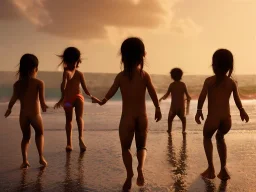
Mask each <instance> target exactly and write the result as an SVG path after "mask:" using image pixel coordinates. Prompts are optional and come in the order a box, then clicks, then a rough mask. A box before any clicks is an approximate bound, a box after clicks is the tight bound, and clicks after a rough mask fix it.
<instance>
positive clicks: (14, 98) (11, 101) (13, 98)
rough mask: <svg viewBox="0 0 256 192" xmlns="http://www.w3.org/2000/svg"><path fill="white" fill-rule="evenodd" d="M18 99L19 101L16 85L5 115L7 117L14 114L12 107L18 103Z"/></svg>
mask: <svg viewBox="0 0 256 192" xmlns="http://www.w3.org/2000/svg"><path fill="white" fill-rule="evenodd" d="M17 99H18V88H17V83H15V84H14V85H13V94H12V98H11V100H10V102H9V104H8V109H7V110H6V112H5V114H4V116H5V117H8V116H9V115H10V114H11V113H12V107H13V105H14V104H15V103H16V101H17Z"/></svg>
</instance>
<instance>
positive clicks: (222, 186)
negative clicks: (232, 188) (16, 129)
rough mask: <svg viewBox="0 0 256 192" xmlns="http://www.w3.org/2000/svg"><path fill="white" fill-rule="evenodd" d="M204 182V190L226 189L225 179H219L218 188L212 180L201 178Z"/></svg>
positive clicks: (212, 191) (206, 191)
mask: <svg viewBox="0 0 256 192" xmlns="http://www.w3.org/2000/svg"><path fill="white" fill-rule="evenodd" d="M203 181H204V183H205V192H215V191H219V192H225V191H226V190H227V181H221V182H220V185H219V188H218V190H216V185H215V183H214V181H213V180H208V179H203Z"/></svg>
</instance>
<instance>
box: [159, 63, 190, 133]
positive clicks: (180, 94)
mask: <svg viewBox="0 0 256 192" xmlns="http://www.w3.org/2000/svg"><path fill="white" fill-rule="evenodd" d="M170 75H171V77H172V79H173V80H174V82H173V83H171V84H170V86H169V88H168V90H167V93H166V94H165V95H164V96H163V97H161V99H160V100H159V102H161V101H162V100H165V99H167V98H168V96H169V95H170V94H171V96H172V102H171V108H170V111H169V115H168V130H167V132H168V133H171V132H172V121H173V119H174V117H175V116H176V115H177V116H178V117H179V118H180V120H181V122H182V133H186V116H185V102H184V95H186V97H187V102H188V105H189V101H190V100H191V97H190V96H189V94H188V91H187V87H186V84H185V83H184V82H182V81H181V78H182V75H183V71H182V70H181V69H180V68H174V69H172V70H171V72H170ZM187 109H188V107H187Z"/></svg>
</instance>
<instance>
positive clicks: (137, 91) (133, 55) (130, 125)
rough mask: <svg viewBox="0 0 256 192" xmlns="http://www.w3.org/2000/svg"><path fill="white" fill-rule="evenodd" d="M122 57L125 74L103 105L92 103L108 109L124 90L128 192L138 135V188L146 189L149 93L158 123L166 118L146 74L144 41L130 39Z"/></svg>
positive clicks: (122, 133)
mask: <svg viewBox="0 0 256 192" xmlns="http://www.w3.org/2000/svg"><path fill="white" fill-rule="evenodd" d="M121 56H122V63H123V65H124V70H123V71H122V72H120V73H119V74H118V75H117V76H116V78H115V81H114V83H113V85H112V87H111V88H110V90H109V91H108V93H107V94H106V96H105V98H104V99H103V100H102V101H100V100H98V99H97V98H95V97H93V98H92V101H93V102H97V103H99V104H100V105H104V104H105V103H106V102H107V101H108V100H109V99H110V98H112V97H113V96H114V95H115V93H116V92H117V90H118V89H119V88H120V90H121V95H122V101H123V104H122V105H123V106H122V116H121V120H120V125H119V137H120V142H121V147H122V157H123V162H124V165H125V168H126V171H127V178H126V181H125V183H124V185H123V190H124V191H127V190H129V189H131V186H132V177H133V175H134V174H133V169H132V154H131V152H130V148H131V144H132V140H133V137H134V134H135V141H136V148H137V158H138V167H137V171H138V178H137V185H139V186H143V185H144V182H145V181H144V175H143V166H144V162H145V159H146V140H147V132H148V119H147V113H146V103H145V95H146V90H148V93H149V95H150V97H151V99H152V101H153V103H154V105H155V120H156V121H157V122H158V121H159V120H160V119H161V118H162V114H161V110H160V107H159V103H158V98H157V94H156V91H155V89H154V86H153V84H152V82H151V78H150V76H149V74H148V73H147V72H146V71H144V70H143V66H144V57H145V47H144V44H143V42H142V40H141V39H139V38H137V37H130V38H128V39H126V40H125V41H124V42H123V43H122V45H121Z"/></svg>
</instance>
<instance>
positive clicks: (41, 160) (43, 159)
mask: <svg viewBox="0 0 256 192" xmlns="http://www.w3.org/2000/svg"><path fill="white" fill-rule="evenodd" d="M39 163H40V164H41V165H43V167H46V166H47V161H46V160H45V158H44V157H43V156H42V157H40V159H39Z"/></svg>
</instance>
